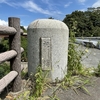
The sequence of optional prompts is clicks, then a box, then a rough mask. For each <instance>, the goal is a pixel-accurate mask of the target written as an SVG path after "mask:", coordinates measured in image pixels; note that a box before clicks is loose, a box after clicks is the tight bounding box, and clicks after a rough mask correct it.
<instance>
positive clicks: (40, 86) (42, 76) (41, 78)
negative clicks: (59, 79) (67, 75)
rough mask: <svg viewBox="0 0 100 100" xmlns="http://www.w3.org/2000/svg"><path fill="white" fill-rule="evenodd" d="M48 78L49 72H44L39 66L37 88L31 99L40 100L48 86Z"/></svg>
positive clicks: (36, 78) (36, 79)
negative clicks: (37, 99) (45, 87)
mask: <svg viewBox="0 0 100 100" xmlns="http://www.w3.org/2000/svg"><path fill="white" fill-rule="evenodd" d="M47 76H48V71H43V70H42V68H41V67H40V66H39V67H38V68H37V73H36V74H35V80H34V82H35V86H34V89H32V90H33V93H32V96H31V97H30V98H32V99H33V98H34V99H35V100H36V98H38V97H39V96H41V94H42V92H43V90H44V86H45V85H46V84H47Z"/></svg>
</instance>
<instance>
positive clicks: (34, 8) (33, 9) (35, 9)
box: [20, 1, 61, 15]
mask: <svg viewBox="0 0 100 100" xmlns="http://www.w3.org/2000/svg"><path fill="white" fill-rule="evenodd" d="M20 6H22V7H23V8H25V9H27V10H28V11H30V12H39V13H43V14H47V15H53V14H61V12H60V11H56V10H55V11H49V10H45V9H42V8H41V7H40V6H38V5H37V4H35V3H34V2H32V1H26V2H25V3H23V4H20Z"/></svg>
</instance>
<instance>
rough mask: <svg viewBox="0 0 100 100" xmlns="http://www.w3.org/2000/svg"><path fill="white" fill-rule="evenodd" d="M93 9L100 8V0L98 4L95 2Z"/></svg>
mask: <svg viewBox="0 0 100 100" xmlns="http://www.w3.org/2000/svg"><path fill="white" fill-rule="evenodd" d="M92 7H100V0H97V2H95V3H94V4H93V5H92Z"/></svg>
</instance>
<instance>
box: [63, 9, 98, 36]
mask: <svg viewBox="0 0 100 100" xmlns="http://www.w3.org/2000/svg"><path fill="white" fill-rule="evenodd" d="M72 19H73V21H74V22H75V21H76V22H77V27H76V29H75V30H74V31H75V32H74V33H75V36H76V37H81V36H85V37H90V36H100V33H99V30H100V13H98V11H95V12H94V11H93V12H90V11H85V12H82V11H74V12H72V13H71V14H68V15H66V17H65V18H64V20H63V22H64V23H65V24H66V25H68V27H69V29H72Z"/></svg>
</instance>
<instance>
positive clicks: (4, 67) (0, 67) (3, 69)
mask: <svg viewBox="0 0 100 100" xmlns="http://www.w3.org/2000/svg"><path fill="white" fill-rule="evenodd" d="M9 72H10V66H9V64H6V63H3V64H0V79H1V78H2V77H3V76H5V75H6V74H8V73H9Z"/></svg>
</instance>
